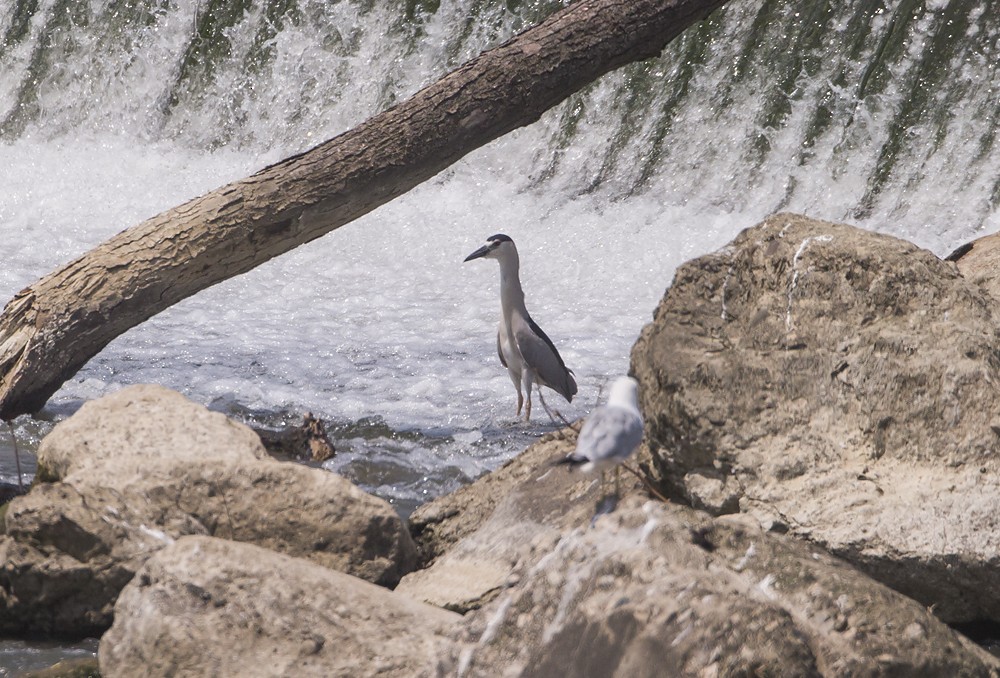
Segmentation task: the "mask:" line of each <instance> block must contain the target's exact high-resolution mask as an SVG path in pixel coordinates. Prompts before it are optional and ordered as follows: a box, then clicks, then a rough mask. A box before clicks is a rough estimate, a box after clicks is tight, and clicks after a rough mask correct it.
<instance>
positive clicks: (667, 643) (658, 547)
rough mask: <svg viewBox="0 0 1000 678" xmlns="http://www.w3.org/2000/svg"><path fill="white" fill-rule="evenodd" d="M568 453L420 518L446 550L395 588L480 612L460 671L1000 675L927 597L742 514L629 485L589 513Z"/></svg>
mask: <svg viewBox="0 0 1000 678" xmlns="http://www.w3.org/2000/svg"><path fill="white" fill-rule="evenodd" d="M573 446H574V434H573V433H572V432H570V431H562V432H559V433H557V434H554V435H552V436H548V437H546V438H545V439H544V440H542V441H541V442H540V443H538V444H536V445H534V446H532V447H530V448H529V449H528V450H526V451H525V452H524V453H522V454H521V455H520V456H518V457H517V458H516V459H514V460H512V461H511V462H510V463H508V464H507V465H505V466H504V467H503V468H502V469H500V470H498V471H496V472H494V473H492V474H489V475H487V476H485V477H483V478H481V479H480V480H477V481H476V482H475V483H473V484H472V485H470V486H468V487H467V488H463V490H461V491H459V492H456V493H455V494H453V495H450V496H448V497H443V498H441V499H438V500H435V501H434V502H432V503H431V504H430V505H428V506H426V507H423V508H422V509H421V511H420V512H419V514H420V515H417V514H414V516H415V518H416V520H417V521H418V522H419V523H420V524H422V525H424V532H423V533H422V537H424V541H423V544H422V545H423V546H424V547H425V548H428V547H429V548H430V549H431V550H433V551H434V552H435V553H436V554H437V555H436V558H435V559H434V561H433V562H432V564H431V565H430V566H429V567H427V568H426V569H423V570H420V571H417V572H414V573H411V574H409V575H407V576H406V577H404V578H403V581H402V582H400V585H399V587H397V589H396V592H397V593H405V594H407V595H410V596H413V597H416V598H419V599H421V600H426V601H429V602H434V603H435V604H437V605H446V606H450V607H454V608H456V609H469V610H472V611H471V612H468V613H467V614H466V617H465V620H464V622H463V625H462V630H461V632H460V633H459V634H458V635H457V636H456V640H457V641H458V644H457V645H456V646H455V647H454V648H453V650H452V657H453V660H454V661H455V662H456V663H457V665H458V666H460V667H462V669H463V671H464V673H463V674H462V675H466V676H552V675H560V676H561V675H579V676H584V675H586V676H595V677H596V676H661V675H669V676H706V675H715V676H734V675H775V676H844V675H914V676H916V675H920V676H941V677H944V676H956V675H965V676H992V675H996V672H997V670H998V666H1000V665H998V663H997V661H996V660H995V659H994V658H993V657H992V656H991V655H989V654H988V653H987V652H985V651H984V650H982V649H981V648H979V647H978V646H976V645H974V644H973V643H972V642H970V641H968V640H967V639H965V638H964V637H962V636H961V635H959V634H957V633H955V632H954V631H952V630H951V629H950V628H948V627H947V626H945V625H944V624H942V623H941V622H940V621H939V620H938V619H937V618H935V616H934V615H933V614H932V613H931V612H930V611H928V610H927V609H926V608H925V607H924V606H923V605H920V604H919V603H916V602H914V601H913V600H911V599H909V598H907V597H905V596H903V595H900V594H898V593H896V592H894V591H892V590H890V589H889V588H887V587H885V586H884V585H882V584H880V583H878V582H876V581H874V580H873V579H871V578H870V577H868V576H866V575H865V574H863V573H861V572H859V571H858V570H856V569H855V568H853V567H852V566H851V565H849V564H848V563H846V562H844V561H842V560H840V559H838V558H835V557H832V556H831V555H829V554H828V553H827V552H825V551H824V550H823V549H821V548H817V547H815V546H812V545H809V544H807V543H804V542H800V541H797V540H795V539H793V538H790V537H788V536H783V535H776V534H773V533H769V532H766V531H764V530H763V529H762V528H761V527H760V526H759V524H758V523H757V521H756V520H754V519H753V518H751V517H749V516H737V515H730V516H723V517H716V518H714V517H712V516H710V515H708V514H707V513H704V512H700V511H695V510H692V509H690V508H688V507H685V506H681V505H676V504H664V503H662V502H658V501H651V500H650V499H649V498H648V496H646V494H645V492H644V491H643V490H642V488H641V487H640V486H638V484H637V483H635V482H633V481H631V480H630V481H629V482H626V483H624V487H625V488H626V490H625V497H624V498H623V499H622V500H621V502H620V503H619V505H618V506H617V508H615V509H614V510H613V511H612V512H610V513H608V512H606V511H602V512H601V513H597V514H595V511H596V509H597V508H598V507H599V506H600V507H601V508H602V509H604V508H606V506H607V503H606V502H603V501H599V499H600V496H599V489H600V488H599V486H598V484H597V483H596V482H595V479H594V478H593V477H588V476H584V475H581V474H578V473H571V472H569V471H567V470H566V469H565V468H564V467H557V468H553V467H552V462H553V461H554V460H556V459H558V458H559V457H561V456H563V455H565V454H566V453H567V452H568V451H569V450H572V449H573ZM644 454H645V453H644V452H643V451H640V453H639V458H638V459H637V460H636V461H639V462H643V461H644V460H645V457H644ZM606 489H608V488H606ZM466 509H467V510H466Z"/></svg>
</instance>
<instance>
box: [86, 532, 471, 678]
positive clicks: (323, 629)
mask: <svg viewBox="0 0 1000 678" xmlns="http://www.w3.org/2000/svg"><path fill="white" fill-rule="evenodd" d="M460 621H461V617H460V616H459V615H457V614H455V613H453V612H447V611H445V610H440V609H437V608H434V607H431V606H429V605H424V604H422V603H418V602H416V601H413V600H411V599H409V598H407V597H405V596H402V595H399V594H396V593H393V592H392V591H388V590H386V589H384V588H381V587H379V586H375V585H373V584H369V583H368V582H365V581H362V580H360V579H357V578H355V577H351V576H348V575H345V574H343V573H341V572H336V571H333V570H329V569H327V568H324V567H320V566H318V565H316V564H314V563H312V562H309V561H307V560H303V559H300V558H291V557H288V556H285V555H281V554H278V553H274V552H273V551H268V550H265V549H261V548H258V547H256V546H252V545H250V544H241V543H236V542H231V541H228V540H223V539H213V538H211V537H184V538H182V539H179V540H178V541H177V542H175V543H174V544H172V545H171V546H169V547H167V548H164V549H162V550H160V551H159V552H158V553H157V554H156V555H155V556H153V557H152V558H150V559H149V560H148V561H147V562H146V565H145V566H144V567H143V568H142V569H141V570H140V571H139V572H138V574H137V575H136V577H135V578H134V579H133V580H132V582H131V583H130V584H129V585H128V586H127V587H126V588H125V590H124V591H122V593H121V596H119V598H118V603H117V604H116V606H115V622H114V625H113V626H112V627H111V629H110V630H109V631H108V632H107V633H106V634H105V635H104V636H103V637H102V638H101V646H100V652H99V659H100V666H101V675H102V676H104V677H105V678H116V677H119V676H120V677H121V678H133V677H134V676H147V677H149V678H155V677H156V676H164V677H165V676H175V677H178V678H180V677H182V676H199V677H200V676H244V677H247V678H249V677H252V676H321V677H324V678H326V677H333V676H345V677H347V676H349V677H351V678H355V677H356V676H374V675H378V676H385V677H386V678H391V677H393V676H399V677H400V678H404V677H405V678H409V677H410V676H434V675H439V666H438V664H439V657H441V656H442V655H443V654H444V652H443V647H444V645H445V642H446V641H445V636H446V634H448V633H451V632H452V631H453V627H454V626H455V625H456V624H457V623H459V622H460ZM441 675H443V671H442V673H441Z"/></svg>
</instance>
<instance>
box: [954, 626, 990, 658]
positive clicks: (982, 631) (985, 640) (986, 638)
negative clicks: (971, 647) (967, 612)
mask: <svg viewBox="0 0 1000 678" xmlns="http://www.w3.org/2000/svg"><path fill="white" fill-rule="evenodd" d="M950 626H951V628H953V629H955V630H956V631H958V632H959V633H961V634H962V635H963V636H965V637H966V638H968V639H969V640H971V641H972V642H974V643H976V644H977V645H979V646H980V647H982V648H983V649H984V650H986V651H987V652H989V653H990V654H992V655H993V656H994V657H1000V622H997V621H993V620H992V619H981V620H979V621H971V622H965V623H962V624H951V625H950Z"/></svg>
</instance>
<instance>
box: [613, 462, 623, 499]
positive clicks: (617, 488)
mask: <svg viewBox="0 0 1000 678" xmlns="http://www.w3.org/2000/svg"><path fill="white" fill-rule="evenodd" d="M621 477H622V467H621V466H615V496H616V497H618V496H621Z"/></svg>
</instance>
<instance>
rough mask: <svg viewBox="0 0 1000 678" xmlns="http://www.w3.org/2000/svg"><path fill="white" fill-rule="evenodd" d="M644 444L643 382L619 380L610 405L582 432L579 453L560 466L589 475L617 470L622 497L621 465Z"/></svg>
mask: <svg viewBox="0 0 1000 678" xmlns="http://www.w3.org/2000/svg"><path fill="white" fill-rule="evenodd" d="M640 442H642V415H641V414H640V413H639V382H637V381H636V380H635V379H633V378H631V377H619V378H618V379H616V380H615V382H614V383H613V384H612V385H611V393H610V394H608V402H607V403H606V404H605V405H604V406H603V407H598V408H597V409H596V410H594V411H593V412H591V414H590V416H589V417H587V420H586V421H585V422H584V424H583V428H582V429H580V435H579V436H577V439H576V450H575V451H574V452H573V453H572V454H570V455H568V456H566V457H564V458H562V459H560V460H559V461H558V462H556V463H558V464H569V465H570V466H571V467H578V468H579V469H580V470H581V471H583V472H585V473H590V472H593V471H600V472H601V487H602V488H603V487H604V471H605V470H607V469H608V468H611V467H612V466H613V467H614V468H615V495H616V496H617V495H618V483H619V481H618V475H619V473H620V469H619V464H621V463H622V462H623V461H625V460H626V459H627V458H628V457H629V455H631V454H632V453H633V452H634V451H635V449H636V448H637V447H638V446H639V443H640Z"/></svg>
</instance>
